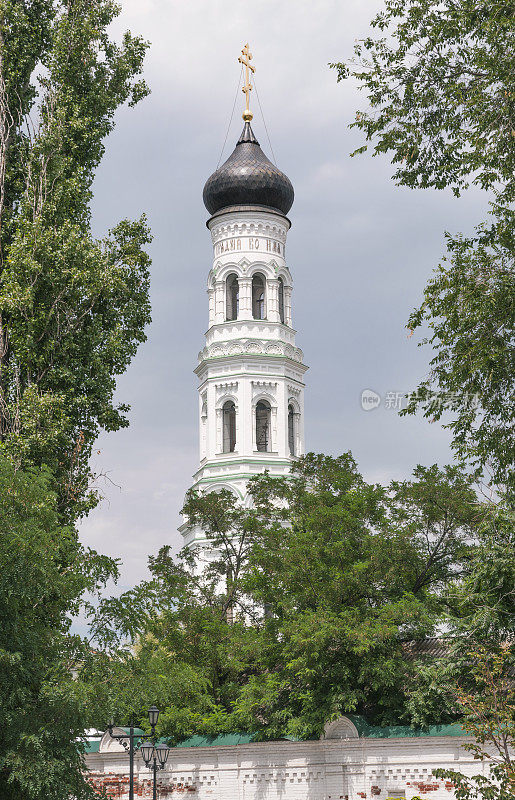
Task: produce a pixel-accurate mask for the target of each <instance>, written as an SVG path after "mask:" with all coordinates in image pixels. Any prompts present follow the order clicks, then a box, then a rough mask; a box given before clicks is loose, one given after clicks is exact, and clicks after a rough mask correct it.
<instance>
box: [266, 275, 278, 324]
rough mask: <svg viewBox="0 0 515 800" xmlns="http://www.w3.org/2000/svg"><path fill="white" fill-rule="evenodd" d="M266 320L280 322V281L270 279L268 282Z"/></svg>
mask: <svg viewBox="0 0 515 800" xmlns="http://www.w3.org/2000/svg"><path fill="white" fill-rule="evenodd" d="M266 295H267V297H266V309H267V314H266V318H267V319H268V320H270V322H280V321H281V320H280V317H279V280H278V279H277V278H269V279H268V280H267V282H266Z"/></svg>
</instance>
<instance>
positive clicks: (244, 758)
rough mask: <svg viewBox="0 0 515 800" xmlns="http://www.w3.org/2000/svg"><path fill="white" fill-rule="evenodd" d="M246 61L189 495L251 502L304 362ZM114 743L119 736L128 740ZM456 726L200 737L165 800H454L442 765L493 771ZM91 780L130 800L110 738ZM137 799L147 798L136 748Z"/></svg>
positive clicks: (281, 178) (216, 190) (297, 400)
mask: <svg viewBox="0 0 515 800" xmlns="http://www.w3.org/2000/svg"><path fill="white" fill-rule="evenodd" d="M250 59H251V55H250V53H249V50H248V46H246V47H245V48H244V49H243V51H242V56H241V57H240V61H241V62H242V64H243V65H244V67H245V73H246V81H245V86H244V92H245V95H246V108H245V112H244V114H243V120H244V126H243V130H242V132H241V136H240V137H239V139H238V141H237V143H236V146H235V148H234V151H233V152H232V153H231V155H230V156H229V158H228V159H227V161H226V162H225V163H224V164H223V165H222V166H221V167H220V168H219V169H217V170H216V171H215V172H214V173H213V174H212V175H211V177H210V178H209V179H208V181H207V183H206V185H205V187H204V203H205V206H206V208H207V211H208V214H209V219H208V221H207V227H208V229H209V232H210V234H211V242H212V247H213V263H212V267H211V270H210V272H209V275H208V279H207V294H208V298H209V326H208V330H207V333H206V335H205V345H204V347H203V349H202V350H201V352H200V353H199V359H198V366H197V367H196V369H195V372H196V374H197V376H198V381H199V386H198V408H199V439H200V453H199V458H200V463H199V469H198V471H197V472H196V474H195V476H194V484H193V488H194V489H197V490H199V491H204V490H209V491H213V490H221V489H228V490H229V491H231V492H233V494H234V496H235V501H237V502H240V503H244V504H245V503H248V502H249V501H248V497H247V493H246V486H247V482H248V480H249V479H250V478H251V477H252V476H253V475H256V474H258V473H260V472H263V471H264V470H265V469H266V470H268V471H269V473H270V474H271V475H272V476H273V475H276V476H283V475H287V474H288V473H289V471H290V468H291V465H292V462H293V460H294V459H295V458H297V457H298V456H300V455H302V454H303V453H304V374H305V372H306V370H307V367H306V366H305V365H304V363H303V355H302V351H301V350H300V349H299V348H298V347H297V344H296V332H295V330H294V328H293V315H292V307H293V281H292V275H291V273H290V270H289V268H288V265H287V247H286V240H287V236H288V231H289V229H290V226H291V222H290V220H289V218H288V214H289V213H290V209H291V207H292V204H293V196H294V194H293V187H292V185H291V183H290V181H289V179H288V178H287V177H286V175H284V173H283V172H281V171H280V170H279V169H278V167H276V166H275V164H273V163H272V162H271V161H270V160H269V159H268V157H267V156H266V155H265V153H264V152H263V150H262V149H261V147H260V144H259V142H258V140H257V139H256V136H255V134H254V131H253V130H252V127H251V120H252V114H251V112H250V110H249V102H248V101H249V93H250V89H251V85H250V80H249V78H250V75H249V73H251V72H252V71H253V67H252V66H251V65H250ZM180 530H181V533H182V536H183V539H184V546H185V547H186V548H200V549H202V551H203V553H204V554H205V555H206V557H207V558H209V555H210V548H209V541H208V540H207V538H206V535H205V533H204V532H203V531H202V530H201V529H199V528H197V527H192V526H190V525H189V524H188V523H187V522H185V524H184V525H183V526H182V527H181V529H180ZM114 733H115V734H116V733H118V734H119V735H122V734H123V730H122V729H115V731H114ZM467 741H468V740H467V737H466V736H465V735H464V733H463V730H462V728H461V726H460V725H447V726H434V727H431V728H429V729H425V730H418V731H417V730H414V729H412V728H409V727H402V726H394V727H389V728H379V727H374V726H371V725H369V724H367V722H366V721H365V720H364V719H362V718H360V717H357V716H356V717H353V716H351V715H349V716H347V717H341V718H340V719H337V720H334V721H333V722H330V723H328V724H327V725H326V727H325V730H324V733H323V734H322V736H321V737H320V739H316V740H308V741H293V740H290V739H282V740H280V741H267V742H257V741H254V738H253V737H252V735H246V734H241V733H237V732H235V733H234V734H232V735H224V736H219V737H218V738H216V739H212V738H211V739H210V738H207V737H201V736H193V737H191V738H190V739H188V740H186V741H185V742H182V743H181V744H180V745H179V746H177V747H175V748H172V749H171V751H170V755H169V758H168V762H167V764H166V767H165V769H164V770H163V771H162V772H160V773H159V776H158V781H159V792H158V797H160V798H173V800H179V798H181V797H186V796H188V797H191V798H192V800H368V798H377V800H386V799H387V798H407V800H412V799H413V798H422V797H424V798H431V800H452V798H454V796H455V795H454V791H453V786H452V784H451V783H450V782H449V781H446V780H443V779H439V778H436V777H435V776H434V773H433V771H434V770H435V769H436V768H437V767H443V768H447V769H453V770H455V771H461V772H464V773H465V774H468V775H475V774H478V773H480V772H483V773H485V774H486V773H487V772H488V765H487V764H481V763H477V762H475V761H474V759H473V756H472V754H471V753H469V752H468V751H467V750H466V749H465V747H464V746H465V745H466V744H467ZM86 766H87V768H88V770H89V775H90V780H91V782H92V783H93V785H94V786H96V787H97V788H98V789H104V790H105V791H106V793H107V795H108V796H110V797H112V798H119V800H127V798H128V796H129V779H128V771H129V765H128V756H127V753H126V751H125V749H124V747H123V746H122V745H121V744H120V743H119V742H118V741H117V740H116V739H114V738H112V737H111V736H110V734H109V732H106V733H105V734H104V735H103V736H97V737H95V736H93V737H91V739H90V741H89V742H88V745H87V755H86ZM135 771H136V789H135V797H138V798H151V797H152V779H151V778H152V775H151V771H150V770H149V769H148V768H147V767H146V766H145V763H144V761H143V760H142V758H141V754H140V753H139V751H138V752H137V754H136V760H135Z"/></svg>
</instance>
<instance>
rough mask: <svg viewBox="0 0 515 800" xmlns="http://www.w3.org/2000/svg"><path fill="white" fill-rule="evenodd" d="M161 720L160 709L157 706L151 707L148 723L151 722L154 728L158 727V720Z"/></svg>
mask: <svg viewBox="0 0 515 800" xmlns="http://www.w3.org/2000/svg"><path fill="white" fill-rule="evenodd" d="M158 719H159V709H158V708H156V706H150V708H149V709H148V721H149V722H150V724H151V726H152V727H153V728H155V727H156V725H157V720H158Z"/></svg>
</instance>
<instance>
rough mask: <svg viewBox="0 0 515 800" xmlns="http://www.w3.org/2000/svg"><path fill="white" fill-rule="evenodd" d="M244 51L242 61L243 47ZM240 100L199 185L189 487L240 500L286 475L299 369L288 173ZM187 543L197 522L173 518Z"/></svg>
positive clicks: (297, 444)
mask: <svg viewBox="0 0 515 800" xmlns="http://www.w3.org/2000/svg"><path fill="white" fill-rule="evenodd" d="M243 52H244V55H243V58H245V60H246V62H247V63H246V69H247V71H248V70H249V69H252V67H250V64H249V63H248V59H247V56H248V50H247V53H245V51H243ZM245 89H246V98H247V104H246V109H245V112H244V114H243V120H244V127H243V131H242V133H241V136H240V138H239V139H238V141H237V143H236V147H235V148H234V151H233V152H232V154H231V155H230V156H229V158H228V159H227V161H226V162H225V163H224V164H223V165H222V166H221V167H220V169H217V170H216V172H214V173H213V175H211V177H210V178H209V179H208V181H207V183H206V185H205V187H204V204H205V206H206V208H207V210H208V213H209V214H210V217H209V219H208V221H207V227H208V228H209V231H210V233H211V241H212V245H213V266H212V268H211V270H210V272H209V275H208V280H207V293H208V297H209V327H208V331H207V333H206V342H205V346H204V348H203V349H202V350H201V351H200V353H199V363H198V366H197V368H196V369H195V372H196V374H197V376H198V379H199V388H198V393H199V432H200V435H199V441H200V454H199V456H200V465H199V470H198V471H197V473H196V474H195V476H194V478H195V483H194V485H193V488H194V489H196V490H199V491H202V490H209V491H216V490H220V489H228V490H230V491H231V492H233V493H234V495H235V498H236V499H237V500H238V501H239V502H242V503H245V502H246V501H247V494H246V486H247V482H248V480H249V479H250V478H251V477H252V476H253V475H256V474H257V473H260V472H263V471H264V470H265V469H266V470H268V471H269V473H270V475H277V476H279V475H287V474H288V473H289V471H290V467H291V463H292V459H294V458H295V457H297V456H299V455H302V454H303V453H304V373H305V372H306V369H307V367H306V366H305V365H304V364H303V360H302V358H303V356H302V350H300V349H299V348H298V347H297V346H296V342H295V330H294V328H293V321H292V296H293V295H292V289H293V282H292V276H291V273H290V270H289V269H288V266H287V261H286V239H287V235H288V231H289V229H290V226H291V222H290V220H289V219H288V217H287V214H288V212H289V211H290V209H291V207H292V204H293V187H292V185H291V183H290V181H289V179H288V178H287V177H286V175H284V173H282V172H281V171H280V170H279V169H278V168H277V167H276V166H275V165H274V164H273V163H272V162H271V161H270V160H269V159H268V158H267V156H266V155H265V154H264V153H263V151H262V149H261V147H260V145H259V142H258V140H257V139H256V137H255V135H254V132H253V130H252V128H251V124H250V123H251V120H252V113H251V112H250V110H249V104H248V96H249V92H250V83H249V81H248V77H247V82H246V84H245V87H244V90H245ZM181 533H182V534H183V537H184V544H185V546H186V547H202V546H203V545H202V542H205V536H204V534H203V532H202V531H201V530H198V529H196V528H190V527H188V525H187V524H185V525H183V526H182V528H181Z"/></svg>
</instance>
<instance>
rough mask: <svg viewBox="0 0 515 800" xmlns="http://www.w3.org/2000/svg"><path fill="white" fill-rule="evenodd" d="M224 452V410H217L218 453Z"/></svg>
mask: <svg viewBox="0 0 515 800" xmlns="http://www.w3.org/2000/svg"><path fill="white" fill-rule="evenodd" d="M222 450H223V431H222V409H221V408H217V409H216V452H217V453H221V452H222Z"/></svg>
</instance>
